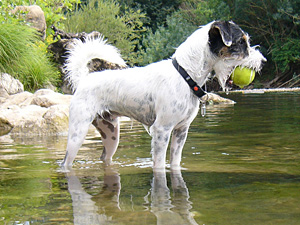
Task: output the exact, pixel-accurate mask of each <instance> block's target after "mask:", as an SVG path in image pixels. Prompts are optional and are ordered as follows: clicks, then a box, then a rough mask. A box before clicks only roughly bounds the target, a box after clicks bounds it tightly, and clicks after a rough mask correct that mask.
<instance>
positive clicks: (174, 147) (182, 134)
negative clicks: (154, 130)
mask: <svg viewBox="0 0 300 225" xmlns="http://www.w3.org/2000/svg"><path fill="white" fill-rule="evenodd" d="M188 129H189V126H181V127H179V128H175V129H174V131H173V134H172V140H171V147H170V154H171V155H170V161H171V167H172V169H176V168H180V161H181V155H182V149H183V146H184V143H185V141H186V138H187V134H188Z"/></svg>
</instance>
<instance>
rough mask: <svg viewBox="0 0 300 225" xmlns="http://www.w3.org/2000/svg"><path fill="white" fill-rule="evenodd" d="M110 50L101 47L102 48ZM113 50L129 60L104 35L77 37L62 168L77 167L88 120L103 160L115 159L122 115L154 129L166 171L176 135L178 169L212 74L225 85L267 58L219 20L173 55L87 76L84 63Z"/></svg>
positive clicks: (156, 157) (173, 160) (156, 155)
mask: <svg viewBox="0 0 300 225" xmlns="http://www.w3.org/2000/svg"><path fill="white" fill-rule="evenodd" d="M103 43H104V44H105V47H106V48H108V49H107V50H105V48H103V49H99V48H98V47H97V45H101V44H102V45H103ZM99 51H102V54H103V55H105V54H109V55H110V54H111V55H110V56H108V57H110V60H111V61H112V62H113V63H117V64H120V65H123V66H124V65H125V62H124V61H123V60H122V58H121V57H120V55H119V53H118V51H117V49H115V48H114V47H113V46H111V45H108V44H106V43H105V41H103V40H102V39H98V40H86V42H84V43H82V42H78V44H77V45H75V47H74V49H73V50H71V51H70V57H69V59H68V63H67V65H66V68H67V70H68V71H69V79H70V81H71V83H72V85H73V89H74V90H76V91H75V94H74V97H73V99H72V101H71V105H70V118H69V136H68V144H67V151H66V156H65V158H64V161H63V162H62V166H64V167H68V166H71V165H72V162H73V160H74V159H75V157H76V155H77V152H78V150H79V148H80V147H81V145H82V143H83V141H84V139H85V136H86V134H87V132H88V129H89V126H90V124H93V125H94V126H95V127H96V128H97V130H98V131H99V132H100V134H101V136H102V142H103V145H104V150H103V153H102V156H101V159H102V160H103V161H105V162H106V163H110V162H111V160H112V157H113V155H114V153H115V152H116V149H117V147H118V144H119V130H120V128H119V119H118V118H119V117H120V116H127V117H130V118H133V119H135V120H137V121H139V122H141V123H142V124H144V125H145V126H146V127H149V131H150V135H151V137H152V142H151V148H152V158H153V168H155V169H159V168H165V161H166V152H167V148H168V143H169V140H170V137H171V134H172V138H171V146H170V154H171V155H170V164H171V167H172V168H180V161H181V154H182V149H183V146H184V143H185V141H186V138H187V134H188V129H189V126H190V124H191V123H192V121H193V120H194V118H195V117H196V115H197V113H198V110H199V105H200V101H199V97H201V96H202V95H203V94H205V93H204V92H203V91H202V89H201V87H202V86H203V85H204V84H205V82H206V81H207V79H208V78H209V76H210V74H211V72H212V71H214V73H215V74H216V77H217V78H218V80H219V83H220V85H221V86H222V88H223V89H224V88H225V85H226V81H227V80H228V78H229V76H230V74H231V73H232V71H233V70H234V69H235V67H237V66H242V67H249V68H252V69H254V70H256V71H257V72H259V71H260V69H261V67H262V63H263V62H264V61H266V59H265V58H264V56H263V55H262V54H261V53H260V52H259V51H258V50H257V49H256V47H250V44H249V37H248V35H247V34H246V33H245V32H244V31H243V30H241V28H239V26H237V25H236V24H234V23H233V22H223V21H214V22H211V23H209V24H207V25H205V26H202V27H200V28H199V29H198V30H196V31H195V32H194V33H193V34H192V35H191V36H190V37H188V38H187V40H186V41H185V42H183V43H182V44H181V45H180V46H179V47H178V48H177V49H176V51H175V53H174V55H173V56H172V58H171V59H167V60H163V61H160V62H157V63H152V64H150V65H147V66H145V67H135V68H127V69H122V70H105V71H102V72H93V73H89V70H88V68H87V63H88V61H89V60H91V59H92V58H97V57H98V55H99V54H100V53H99Z"/></svg>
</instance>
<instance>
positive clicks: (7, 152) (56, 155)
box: [0, 93, 300, 225]
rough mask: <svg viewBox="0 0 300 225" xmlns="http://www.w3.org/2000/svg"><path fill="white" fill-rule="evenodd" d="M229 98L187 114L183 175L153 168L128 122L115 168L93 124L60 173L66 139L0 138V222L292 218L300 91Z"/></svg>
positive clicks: (298, 194) (297, 217)
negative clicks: (191, 116)
mask: <svg viewBox="0 0 300 225" xmlns="http://www.w3.org/2000/svg"><path fill="white" fill-rule="evenodd" d="M228 97H229V98H231V99H233V100H235V101H236V102H237V104H236V105H235V106H221V105H220V106H208V107H207V114H206V116H205V117H204V118H202V117H201V115H200V114H199V116H198V117H197V118H196V120H195V121H194V122H193V124H192V127H191V129H190V132H189V137H188V140H187V142H186V145H185V147H184V151H183V161H182V166H183V170H182V171H181V173H179V172H174V171H170V170H169V169H167V172H166V173H155V174H153V172H152V169H151V165H152V162H151V155H150V137H149V136H148V134H147V133H146V131H144V129H143V127H142V126H141V125H139V124H137V123H135V122H134V123H133V124H132V123H131V122H130V121H128V122H124V123H123V124H122V133H121V144H120V147H119V149H118V151H117V153H116V155H115V157H114V162H115V164H114V165H113V166H111V167H105V166H104V165H103V164H102V162H101V161H100V160H99V156H100V155H101V151H102V147H101V142H100V140H99V138H98V136H97V135H95V134H96V133H94V131H92V132H91V133H90V134H89V136H88V138H87V140H86V142H85V143H84V145H83V147H82V148H81V150H80V151H79V154H78V157H77V158H76V159H77V161H76V163H75V165H74V169H73V170H72V171H70V172H68V173H64V172H62V171H60V168H59V167H58V163H59V162H61V160H62V158H63V156H64V153H65V147H66V138H65V137H48V138H41V137H32V138H29V137H11V136H2V137H0V224H80V225H83V224H139V225H140V224H166V225H171V224H179V225H183V224H231V225H232V224H243V225H246V224H285V225H286V224H300V191H299V190H300V164H299V162H300V150H299V149H300V93H280V94H256V95H255V94H252V95H241V94H230V95H229V96H228ZM131 127H132V128H131Z"/></svg>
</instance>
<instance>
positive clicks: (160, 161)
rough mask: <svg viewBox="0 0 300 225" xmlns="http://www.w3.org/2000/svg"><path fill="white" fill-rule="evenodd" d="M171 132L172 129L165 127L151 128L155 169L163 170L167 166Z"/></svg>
mask: <svg viewBox="0 0 300 225" xmlns="http://www.w3.org/2000/svg"><path fill="white" fill-rule="evenodd" d="M171 131H172V129H171V128H169V127H164V126H159V127H157V126H155V125H154V126H152V127H151V128H150V133H151V136H152V141H151V148H152V159H153V169H163V168H165V166H166V152H167V148H168V144H169V140H170V136H171Z"/></svg>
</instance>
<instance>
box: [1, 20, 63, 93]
mask: <svg viewBox="0 0 300 225" xmlns="http://www.w3.org/2000/svg"><path fill="white" fill-rule="evenodd" d="M0 72H5V73H8V74H10V75H12V76H13V77H15V78H17V79H19V80H20V81H21V82H22V83H23V84H24V88H25V90H28V91H34V90H37V89H39V88H43V87H45V86H47V85H49V84H50V83H51V84H54V85H55V84H56V83H57V82H58V79H59V72H58V70H57V68H56V67H55V66H54V65H53V64H52V63H51V61H50V60H49V58H48V56H47V52H46V46H45V44H44V43H43V42H42V41H40V39H39V36H38V35H37V32H36V31H35V30H34V29H33V28H30V27H28V26H26V25H14V24H1V26H0Z"/></svg>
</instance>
